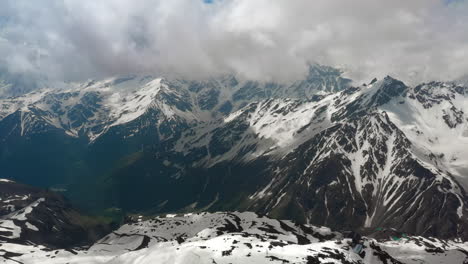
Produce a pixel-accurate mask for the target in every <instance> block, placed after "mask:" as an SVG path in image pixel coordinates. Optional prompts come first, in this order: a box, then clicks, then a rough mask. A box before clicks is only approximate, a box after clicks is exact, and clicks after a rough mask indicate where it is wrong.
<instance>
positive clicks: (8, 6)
mask: <svg viewBox="0 0 468 264" xmlns="http://www.w3.org/2000/svg"><path fill="white" fill-rule="evenodd" d="M467 11H468V4H467V3H466V1H453V0H452V1H447V0H412V1H407V0H394V1H383V0H379V1H377V0H353V1H349V0H334V1H330V0H314V1H310V0H277V1H270V0H211V1H206V0H132V1H130V0H100V1H82V0H43V1H30V0H3V1H1V3H0V64H1V65H2V67H4V68H6V69H7V71H8V72H10V73H20V74H33V75H43V76H46V77H47V78H49V79H53V80H83V79H88V78H100V77H107V76H110V75H119V74H129V73H142V74H143V73H144V74H172V75H176V76H179V77H183V78H204V77H207V76H212V75H217V74H224V73H236V74H239V75H240V76H243V77H245V78H252V79H259V80H277V81H278V80H280V81H288V80H293V79H297V78H301V77H302V76H303V75H304V74H305V73H306V71H307V65H308V64H309V63H312V62H317V63H321V64H326V65H331V66H335V67H340V68H342V69H344V70H345V71H346V73H347V75H349V76H350V77H352V78H353V79H355V80H358V81H361V80H366V81H368V80H369V79H370V78H372V77H374V76H377V77H381V76H384V75H387V74H390V75H393V76H396V77H398V78H401V79H403V80H405V81H408V82H419V81H424V80H432V79H442V80H450V79H457V78H459V77H461V76H463V75H466V74H467V73H468V34H466V25H467V24H468V15H467V14H468V12H467Z"/></svg>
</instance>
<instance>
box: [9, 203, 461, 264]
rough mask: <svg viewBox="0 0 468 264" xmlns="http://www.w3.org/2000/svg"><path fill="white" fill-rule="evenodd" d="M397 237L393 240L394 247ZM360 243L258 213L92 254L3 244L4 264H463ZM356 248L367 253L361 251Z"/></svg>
mask: <svg viewBox="0 0 468 264" xmlns="http://www.w3.org/2000/svg"><path fill="white" fill-rule="evenodd" d="M389 234H391V235H392V236H393V237H394V239H396V238H395V237H398V238H397V239H398V240H392V239H391V237H390V235H389ZM380 236H383V237H382V238H379V239H376V238H366V237H363V238H360V236H359V235H357V234H355V233H352V232H351V233H348V234H346V235H344V234H341V233H337V232H333V231H331V230H330V229H328V228H326V227H314V226H309V225H296V224H294V223H292V222H290V221H279V220H272V219H269V218H266V217H260V216H258V215H256V214H254V213H237V212H236V213H213V214H207V213H197V214H185V215H167V216H165V217H156V218H145V217H143V216H139V217H137V216H135V217H133V218H132V219H129V222H128V223H127V224H125V225H123V226H122V227H121V228H119V229H118V230H116V231H114V232H112V233H110V234H109V235H107V236H105V237H104V238H102V239H101V240H99V241H98V242H96V243H95V244H94V245H92V246H91V247H89V248H81V249H80V248H74V249H66V250H61V249H58V250H52V251H51V250H49V249H48V248H47V247H44V246H42V245H35V246H33V245H21V244H15V243H2V244H1V245H0V250H1V251H2V253H3V254H2V255H1V256H0V258H3V259H4V262H5V263H15V262H21V263H25V264H29V263H64V262H66V263H90V264H93V263H155V262H157V263H347V264H349V263H363V264H367V263H373V264H375V263H428V264H432V263H434V264H435V263H454V264H456V263H464V262H465V261H466V260H467V257H468V255H467V254H468V252H467V251H466V247H467V245H466V244H465V243H461V242H456V241H446V240H438V239H427V238H423V237H408V236H405V235H402V234H397V233H395V232H393V231H391V230H390V231H388V232H387V231H382V232H380ZM357 244H361V245H362V246H363V249H362V251H360V252H359V251H357V252H356V251H354V248H355V246H356V245H357Z"/></svg>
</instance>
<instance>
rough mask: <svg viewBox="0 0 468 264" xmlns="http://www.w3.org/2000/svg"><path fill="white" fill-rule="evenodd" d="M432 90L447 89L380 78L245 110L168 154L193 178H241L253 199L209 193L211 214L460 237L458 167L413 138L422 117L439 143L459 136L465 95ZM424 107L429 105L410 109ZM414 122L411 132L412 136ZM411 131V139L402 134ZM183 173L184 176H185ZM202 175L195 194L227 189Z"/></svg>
mask: <svg viewBox="0 0 468 264" xmlns="http://www.w3.org/2000/svg"><path fill="white" fill-rule="evenodd" d="M438 85H439V86H441V85H442V86H447V87H452V88H450V89H448V90H447V92H446V93H450V94H449V95H447V94H442V95H441V94H440V93H442V88H441V89H438V88H435V90H436V91H433V90H431V89H429V87H426V86H425V85H422V86H418V87H414V88H412V87H407V86H406V85H405V84H404V83H402V82H400V81H398V80H395V79H393V78H391V77H387V78H385V79H383V80H381V81H377V80H375V81H373V82H372V83H371V84H369V85H364V86H362V87H357V88H349V89H347V90H344V91H342V92H339V93H335V94H331V95H328V96H324V97H321V98H317V100H312V101H306V102H304V101H298V100H291V99H283V100H281V99H276V100H275V99H270V100H265V101H261V102H258V103H252V104H249V105H248V106H246V107H244V108H243V109H241V110H239V111H237V112H235V113H233V114H231V115H229V116H228V117H226V118H224V120H223V121H222V122H219V123H214V124H210V125H207V126H204V127H202V128H200V129H194V130H195V131H190V132H189V133H186V134H184V135H183V136H182V138H181V139H180V140H179V141H178V142H177V144H176V148H175V153H180V154H181V155H183V157H184V158H185V159H183V160H185V161H187V160H190V162H193V163H192V164H193V166H194V167H196V168H203V170H202V171H201V172H198V173H200V174H206V175H212V174H214V175H216V174H219V173H227V174H228V175H231V176H230V177H234V178H237V177H240V178H242V179H244V178H245V179H246V181H248V180H247V179H248V178H250V182H251V185H252V186H255V187H254V189H255V191H254V192H253V193H250V194H244V196H243V197H242V198H239V197H235V198H233V197H232V196H231V197H229V196H225V197H224V198H221V199H220V198H219V195H216V196H214V195H211V197H212V198H211V199H213V200H212V201H213V203H212V204H211V205H210V206H211V208H213V209H216V208H218V209H219V208H225V207H223V204H226V203H227V204H231V203H234V202H231V200H230V199H236V200H235V201H236V202H235V203H234V204H235V206H237V208H243V209H248V210H254V211H258V212H262V213H266V214H270V215H272V216H275V217H284V218H290V219H296V220H299V221H303V222H306V223H313V224H321V225H329V226H331V227H333V228H343V227H346V228H362V229H373V228H376V227H381V226H384V227H394V228H397V229H399V230H402V231H405V232H409V233H415V234H419V235H431V236H438V237H446V238H449V237H459V236H462V237H466V236H467V234H468V233H467V230H468V229H467V222H466V219H467V215H466V208H467V207H466V202H467V197H466V191H465V190H466V189H465V186H466V185H465V183H466V181H467V180H466V176H463V173H462V174H455V173H453V171H454V170H455V169H458V167H455V166H453V164H450V163H448V162H446V161H444V160H443V159H442V158H443V157H444V155H447V154H449V153H450V152H446V154H443V155H441V154H440V153H438V152H437V148H438V147H437V145H436V143H434V142H435V139H434V138H432V139H431V138H429V139H425V140H424V138H423V140H415V137H416V136H419V137H421V136H420V135H421V134H422V132H421V131H428V133H433V132H431V130H429V129H428V127H427V124H428V123H429V122H431V120H432V119H429V117H432V118H433V119H434V118H435V121H434V122H431V123H433V124H434V125H438V126H444V127H442V128H441V129H440V130H441V131H442V132H441V133H438V134H437V137H439V139H437V140H438V141H439V142H448V141H450V140H453V138H455V135H458V138H459V137H460V136H462V135H463V133H464V131H465V130H464V129H465V127H464V122H466V118H465V117H464V116H463V110H457V109H464V108H462V107H464V106H465V102H467V98H466V97H465V96H464V93H463V91H464V89H465V88H463V87H459V86H456V85H451V84H441V83H439V84H438ZM418 93H419V94H418ZM415 94H418V95H415ZM417 98H419V99H417ZM436 100H439V102H438V103H437V102H436ZM427 101H429V102H436V103H433V104H431V107H429V106H426V108H424V107H420V109H418V111H416V110H414V108H416V107H418V105H420V104H422V103H424V102H427ZM445 104H447V105H445ZM439 106H442V107H444V108H437V107H439ZM434 111H435V113H434ZM453 116H456V118H455V117H453ZM411 118H413V120H411ZM437 120H438V122H439V123H437V122H436V121H437ZM453 120H455V121H456V122H457V123H453ZM403 121H406V122H408V123H407V124H406V125H405V124H402V122H403ZM408 124H411V125H412V126H411V127H410V130H408V127H409V125H408ZM415 125H419V126H420V128H418V129H416V130H415V129H414V126H415ZM457 126H458V127H459V128H457ZM411 129H413V130H414V131H418V132H416V134H414V133H413V134H411V133H412V132H411V131H413V130H411ZM453 144H458V146H456V147H453V148H450V147H448V148H449V149H450V151H457V153H461V154H463V153H464V151H466V149H468V148H467V146H468V145H467V144H466V143H464V141H457V142H456V143H453ZM439 146H440V147H442V146H447V145H446V144H439ZM461 160H464V159H463V158H461ZM178 162H179V163H178ZM452 162H454V161H453V160H452ZM458 162H459V163H460V164H463V163H462V162H461V161H458ZM145 164H146V165H145V166H148V164H147V163H145ZM168 164H169V166H181V165H182V164H183V163H180V161H177V160H174V162H170V163H168ZM171 164H172V165H171ZM239 167H241V168H242V167H244V168H246V169H245V170H242V169H238V173H240V171H242V172H243V173H245V172H246V171H249V169H250V171H249V172H248V174H247V175H245V176H244V177H242V175H241V174H236V175H233V174H234V173H233V172H232V168H239ZM222 168H224V169H222ZM247 168H249V169H247ZM133 169H135V167H133ZM184 170H185V171H187V168H185V169H184ZM188 171H189V172H187V173H186V175H187V176H185V177H193V174H194V173H193V172H190V169H188ZM223 171H224V172H223ZM179 173H180V172H179ZM196 174H197V173H196ZM197 175H198V174H197ZM254 175H255V176H254ZM457 175H458V176H457ZM454 176H455V177H454ZM178 177H180V176H178ZM212 177H213V176H206V178H207V179H206V181H207V183H206V184H207V185H205V186H204V187H203V190H202V193H206V190H207V189H210V188H213V192H217V193H218V194H222V193H223V192H225V191H227V190H225V188H229V187H228V186H227V185H228V183H226V182H229V184H232V182H231V181H229V180H227V179H225V180H222V181H220V182H218V184H219V183H221V184H222V185H221V186H224V184H226V187H221V186H219V185H218V186H217V187H216V185H214V183H212V181H213V180H212ZM253 177H255V180H254V179H253ZM183 178H184V176H182V179H183ZM219 178H222V177H221V176H219ZM209 179H211V180H209ZM259 181H260V183H259ZM175 184H177V183H175ZM237 184H243V183H242V181H240V182H239V181H237ZM207 186H208V187H207ZM242 186H243V185H242ZM242 188H243V190H248V191H250V189H249V188H245V187H242ZM248 191H247V192H248ZM202 196H203V195H202ZM167 199H169V200H171V197H165V200H167ZM204 199H207V197H205V198H204ZM162 201H164V200H162ZM162 201H161V202H162ZM235 206H234V207H227V208H231V209H235V208H236V207H235ZM428 208H430V209H428ZM171 209H175V208H171ZM324 211H325V212H327V213H326V214H323V212H324ZM345 219H346V220H345Z"/></svg>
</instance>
